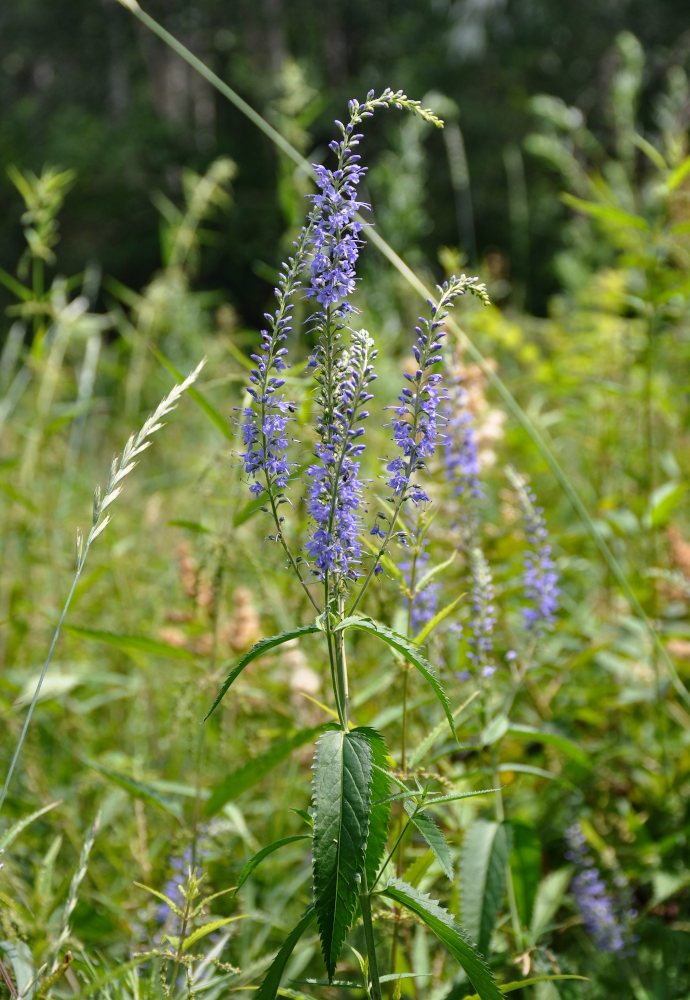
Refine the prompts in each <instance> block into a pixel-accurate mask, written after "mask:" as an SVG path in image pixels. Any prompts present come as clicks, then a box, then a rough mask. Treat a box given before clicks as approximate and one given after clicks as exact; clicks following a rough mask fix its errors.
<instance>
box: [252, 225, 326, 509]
mask: <svg viewBox="0 0 690 1000" xmlns="http://www.w3.org/2000/svg"><path fill="white" fill-rule="evenodd" d="M309 235H310V227H308V226H307V227H305V229H304V230H303V231H302V234H301V236H300V239H299V240H298V241H297V244H296V252H295V255H294V257H290V258H289V259H288V260H287V262H286V263H285V264H284V265H283V268H282V270H281V273H280V277H279V279H278V285H277V287H276V289H275V295H276V298H277V299H278V306H277V308H276V311H275V313H273V314H270V313H266V316H265V318H266V320H267V321H268V329H266V330H262V331H261V347H260V350H259V353H258V354H252V356H251V357H252V361H254V362H255V363H256V368H253V369H252V371H251V373H250V376H249V381H250V382H251V385H250V386H249V387H248V388H247V392H248V393H249V395H250V396H251V397H252V399H253V400H254V405H253V406H248V407H245V409H244V423H243V426H242V439H243V442H244V447H245V449H246V450H245V451H244V452H242V453H241V454H240V458H241V459H242V460H243V462H244V469H245V472H246V473H247V475H249V476H251V477H252V479H253V480H254V482H253V483H252V485H251V486H250V491H251V492H252V493H253V494H254V495H255V496H257V497H258V496H260V495H261V494H262V493H263V492H264V491H266V492H268V493H269V495H270V496H272V497H273V498H276V497H277V498H280V497H281V496H282V494H283V493H284V491H285V488H286V486H287V482H288V477H289V475H290V464H289V462H288V460H287V447H288V438H287V426H288V423H289V421H290V419H291V414H292V413H293V411H294V409H295V404H294V403H292V402H290V401H288V400H287V399H286V398H285V395H284V394H283V393H282V392H281V391H280V390H281V389H282V387H283V386H284V385H285V379H284V378H283V377H282V372H284V371H285V370H286V368H287V365H286V362H285V356H286V355H287V348H286V347H284V346H283V345H284V343H285V341H286V339H287V336H288V333H289V332H290V330H291V322H292V310H293V304H292V302H291V301H290V299H291V298H292V296H293V295H294V293H295V291H296V290H297V289H298V288H299V285H300V282H299V280H298V275H299V272H300V270H301V268H302V266H303V260H304V247H305V244H306V243H307V241H308V239H309Z"/></svg>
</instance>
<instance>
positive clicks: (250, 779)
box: [204, 726, 324, 816]
mask: <svg viewBox="0 0 690 1000" xmlns="http://www.w3.org/2000/svg"><path fill="white" fill-rule="evenodd" d="M323 728H324V727H323V726H313V727H311V728H309V729H300V730H298V732H296V733H293V734H292V735H291V736H288V737H287V738H286V737H284V736H282V737H280V739H277V740H274V741H273V743H271V745H270V746H269V747H268V749H267V750H265V751H264V752H263V753H260V754H258V755H257V756H256V757H252V758H250V759H249V760H248V761H246V763H244V764H243V765H242V766H241V767H238V768H236V769H235V770H234V771H231V772H230V774H227V775H226V776H225V777H224V778H223V780H222V781H220V782H219V783H218V784H217V785H216V786H215V788H213V789H212V790H211V794H210V796H209V798H208V801H207V803H206V805H205V807H204V809H205V812H206V815H207V816H212V815H213V814H214V813H217V812H218V811H219V810H220V809H222V808H223V806H224V805H225V803H226V802H230V801H231V800H232V799H236V798H237V796H238V795H241V794H242V792H245V791H246V790H247V789H248V788H251V787H252V786H253V785H255V784H256V783H257V781H261V779H262V778H265V777H266V775H267V774H270V773H271V771H273V769H274V768H275V767H277V765H278V764H280V763H281V762H282V761H284V760H285V758H286V757H288V756H289V755H290V754H291V753H292V751H293V750H296V749H297V748H298V747H301V746H304V744H305V743H307V742H308V741H309V740H311V739H313V737H314V736H316V734H317V733H320V732H322V731H323Z"/></svg>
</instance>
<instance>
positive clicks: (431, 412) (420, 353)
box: [386, 274, 486, 504]
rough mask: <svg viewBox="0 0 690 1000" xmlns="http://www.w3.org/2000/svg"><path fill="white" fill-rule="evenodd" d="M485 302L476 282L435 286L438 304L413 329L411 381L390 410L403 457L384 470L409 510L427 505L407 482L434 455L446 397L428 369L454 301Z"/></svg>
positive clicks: (436, 355) (436, 356)
mask: <svg viewBox="0 0 690 1000" xmlns="http://www.w3.org/2000/svg"><path fill="white" fill-rule="evenodd" d="M468 288H469V289H470V290H471V291H473V292H475V293H476V294H478V295H480V296H482V297H484V296H485V295H486V290H485V289H484V287H483V286H481V285H479V284H478V283H477V281H476V279H468V278H466V277H465V275H464V274H463V275H462V276H461V277H460V278H455V277H454V278H451V279H450V280H449V281H447V282H445V284H444V285H443V286H439V289H438V290H439V293H440V297H439V303H438V305H437V306H436V305H434V304H433V303H432V302H429V306H430V311H431V318H430V319H422V318H420V320H419V326H417V327H415V333H416V334H417V340H416V342H415V344H414V346H413V348H412V350H413V352H414V356H415V360H416V362H417V370H416V371H415V373H414V375H410V374H406V376H405V377H406V379H407V380H408V382H409V383H410V384H409V385H407V386H405V388H404V389H403V390H402V392H401V393H400V395H399V396H398V400H399V404H400V405H399V406H396V407H394V408H393V413H394V414H395V419H394V421H393V439H394V441H395V443H396V445H397V446H398V448H399V450H400V452H401V453H402V458H395V459H393V460H392V461H391V462H389V463H388V465H387V466H386V470H387V472H388V473H389V478H388V480H387V482H388V486H389V487H390V489H391V490H392V491H393V494H394V495H395V496H396V497H399V498H400V502H404V501H405V500H411V501H412V502H413V503H414V504H418V503H423V502H425V501H427V500H428V499H429V497H428V496H427V494H426V493H425V492H424V490H423V489H421V488H420V487H419V486H418V485H416V484H415V483H414V482H413V481H412V477H413V476H414V475H415V474H416V473H417V472H419V471H420V470H421V469H424V468H426V462H427V459H429V458H430V457H431V455H433V453H434V450H435V448H436V445H437V443H438V438H439V424H440V423H441V422H442V421H443V417H442V416H440V415H439V406H440V403H441V401H442V400H444V399H445V398H446V394H445V392H444V390H443V388H442V386H441V382H442V378H441V375H440V374H439V373H438V372H433V371H432V370H431V369H432V368H433V367H434V365H436V364H438V363H439V362H440V361H441V354H440V351H441V343H442V340H443V336H444V332H443V323H444V321H445V319H446V317H447V316H448V310H449V309H450V308H451V307H452V305H453V304H454V302H455V299H456V298H457V296H458V295H464V293H465V291H466V290H467V289H468Z"/></svg>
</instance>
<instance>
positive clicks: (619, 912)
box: [565, 823, 636, 952]
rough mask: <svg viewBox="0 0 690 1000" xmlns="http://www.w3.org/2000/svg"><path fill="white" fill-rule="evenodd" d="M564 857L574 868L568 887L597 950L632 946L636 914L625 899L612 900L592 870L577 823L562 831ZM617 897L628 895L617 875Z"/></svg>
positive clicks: (603, 884)
mask: <svg viewBox="0 0 690 1000" xmlns="http://www.w3.org/2000/svg"><path fill="white" fill-rule="evenodd" d="M565 840H566V844H567V848H568V849H567V851H566V857H567V858H568V860H569V861H572V862H573V864H575V865H576V867H577V872H576V874H575V876H574V878H573V880H572V882H571V884H570V888H571V890H572V893H573V896H574V898H575V902H576V904H577V908H578V910H579V911H580V913H581V914H582V921H583V924H584V927H585V930H586V931H587V933H588V934H591V935H592V938H593V939H594V943H595V944H596V946H597V948H599V949H600V950H601V951H609V952H624V951H625V950H626V949H627V948H628V947H629V945H630V944H631V943H632V933H631V921H632V920H633V919H634V918H635V916H636V913H635V911H634V910H632V909H631V907H630V904H629V900H628V899H616V898H614V896H613V895H612V894H611V893H610V892H609V890H608V888H607V886H606V883H605V882H604V880H603V878H602V877H601V873H600V872H599V870H598V869H597V868H596V866H595V864H594V861H593V859H592V856H591V854H590V852H589V849H588V847H587V841H586V840H585V836H584V834H583V832H582V827H581V826H580V824H579V823H574V824H573V825H572V826H571V827H569V828H568V829H567V830H566V833H565ZM617 883H618V885H617V888H618V890H619V894H622V895H623V896H626V895H629V893H628V884H627V881H626V879H625V878H624V876H623V875H622V874H620V875H619V876H618V879H617Z"/></svg>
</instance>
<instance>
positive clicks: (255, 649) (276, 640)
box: [204, 625, 321, 722]
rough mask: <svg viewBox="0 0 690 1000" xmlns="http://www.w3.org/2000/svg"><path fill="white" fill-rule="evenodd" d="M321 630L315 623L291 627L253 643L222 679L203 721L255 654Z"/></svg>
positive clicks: (254, 657)
mask: <svg viewBox="0 0 690 1000" xmlns="http://www.w3.org/2000/svg"><path fill="white" fill-rule="evenodd" d="M319 631H321V630H320V629H319V627H318V626H317V625H303V626H302V627H301V628H295V629H291V631H289V632H281V634H280V635H274V636H271V638H270V639H261V640H259V642H256V643H254V645H253V646H252V648H251V649H248V650H247V652H246V653H245V654H244V656H243V657H242V658H241V659H239V660H238V661H237V663H236V664H235V666H234V667H233V668H232V670H231V671H230V673H229V674H228V676H227V677H226V678H225V680H224V681H223V685H222V687H221V689H220V691H219V692H218V694H217V695H216V700H215V701H214V702H213V704H212V705H211V708H210V709H209V711H208V715H206V717H205V718H204V722H206V719H208V717H209V716H210V715H213V713H214V712H215V710H216V709H217V708H218V705H219V704H220V703H221V701H222V700H223V698H224V697H225V695H226V693H227V691H228V690H229V688H230V685H231V684H233V683H234V682H235V681H236V680H237V678H238V677H239V676H240V674H241V673H242V671H243V670H244V668H245V667H246V666H247V664H248V663H251V662H252V660H255V659H256V658H257V656H261V655H262V654H263V653H266V652H267V651H268V650H269V649H273V647H274V646H280V645H281V644H282V643H284V642H289V641H290V639H299V637H300V636H302V635H311V634H312V633H314V632H319Z"/></svg>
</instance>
